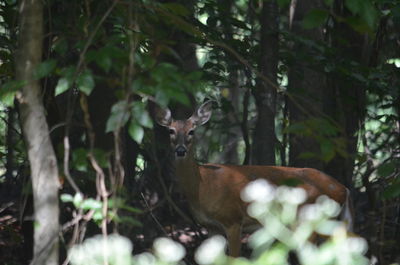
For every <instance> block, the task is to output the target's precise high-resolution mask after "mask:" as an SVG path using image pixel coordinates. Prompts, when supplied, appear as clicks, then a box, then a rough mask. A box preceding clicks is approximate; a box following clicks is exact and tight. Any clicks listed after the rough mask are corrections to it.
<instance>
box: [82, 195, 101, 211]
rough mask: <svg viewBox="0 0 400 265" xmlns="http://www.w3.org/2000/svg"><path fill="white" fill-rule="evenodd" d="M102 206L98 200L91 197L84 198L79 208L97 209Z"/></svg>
mask: <svg viewBox="0 0 400 265" xmlns="http://www.w3.org/2000/svg"><path fill="white" fill-rule="evenodd" d="M102 207H103V204H102V203H101V202H100V201H97V200H95V199H92V198H89V199H86V200H84V201H83V202H82V204H81V205H80V208H81V209H83V210H97V209H101V208H102Z"/></svg>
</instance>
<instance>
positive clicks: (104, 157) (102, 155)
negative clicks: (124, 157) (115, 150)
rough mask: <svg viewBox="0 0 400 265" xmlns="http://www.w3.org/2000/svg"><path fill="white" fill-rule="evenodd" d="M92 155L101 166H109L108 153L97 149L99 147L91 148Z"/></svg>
mask: <svg viewBox="0 0 400 265" xmlns="http://www.w3.org/2000/svg"><path fill="white" fill-rule="evenodd" d="M93 155H94V157H95V158H96V160H97V163H99V165H100V166H101V167H103V168H109V167H110V163H109V162H110V160H109V153H108V152H106V151H104V150H102V149H99V148H94V149H93Z"/></svg>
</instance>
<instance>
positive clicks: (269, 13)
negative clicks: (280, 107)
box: [251, 0, 279, 165]
mask: <svg viewBox="0 0 400 265" xmlns="http://www.w3.org/2000/svg"><path fill="white" fill-rule="evenodd" d="M278 17H279V13H278V6H277V3H276V1H275V0H270V1H264V2H263V8H262V11H261V16H260V23H261V32H260V34H261V43H260V48H261V58H260V62H259V68H260V72H261V73H262V74H263V75H264V76H266V77H268V78H269V80H270V81H271V82H272V83H274V84H276V79H277V71H278V26H279V25H278ZM253 95H254V98H255V101H256V106H257V115H258V116H257V121H256V126H255V129H254V134H253V148H252V159H251V163H252V164H258V165H274V164H275V142H276V136H275V107H276V106H275V105H276V87H274V86H273V85H271V84H267V83H265V82H264V81H262V80H258V83H257V86H256V88H255V89H254V91H253Z"/></svg>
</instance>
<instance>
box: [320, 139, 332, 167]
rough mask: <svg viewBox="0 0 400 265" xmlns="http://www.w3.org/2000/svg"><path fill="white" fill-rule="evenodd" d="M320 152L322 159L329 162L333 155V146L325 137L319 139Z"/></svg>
mask: <svg viewBox="0 0 400 265" xmlns="http://www.w3.org/2000/svg"><path fill="white" fill-rule="evenodd" d="M321 153H322V160H324V161H325V162H329V161H331V160H332V159H333V158H334V157H335V154H336V152H335V146H334V144H333V143H332V141H329V140H325V139H324V140H322V141H321Z"/></svg>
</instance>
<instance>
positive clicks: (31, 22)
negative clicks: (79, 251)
mask: <svg viewBox="0 0 400 265" xmlns="http://www.w3.org/2000/svg"><path fill="white" fill-rule="evenodd" d="M19 12H20V13H19V15H20V21H19V25H20V32H19V47H18V52H17V58H16V77H17V80H21V81H24V82H25V84H24V86H23V88H22V91H21V93H20V94H19V95H18V100H19V103H20V105H19V106H20V118H21V123H22V129H23V133H24V137H25V144H26V148H27V150H28V157H29V162H30V167H31V175H32V188H33V198H34V209H35V212H34V219H35V225H34V258H33V260H32V262H31V264H38V265H39V264H40V265H42V264H45V265H56V264H58V232H59V220H58V216H59V209H58V188H59V180H58V168H57V159H56V156H55V153H54V149H53V146H52V144H51V141H50V137H49V129H48V125H47V121H46V117H45V111H44V107H43V102H42V99H41V93H42V91H41V87H40V82H39V80H36V79H35V78H34V76H33V73H34V70H35V69H36V67H37V65H38V64H39V63H40V61H41V57H42V39H43V6H42V1H41V0H29V1H28V0H25V1H22V2H21V4H20V9H19Z"/></svg>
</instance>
